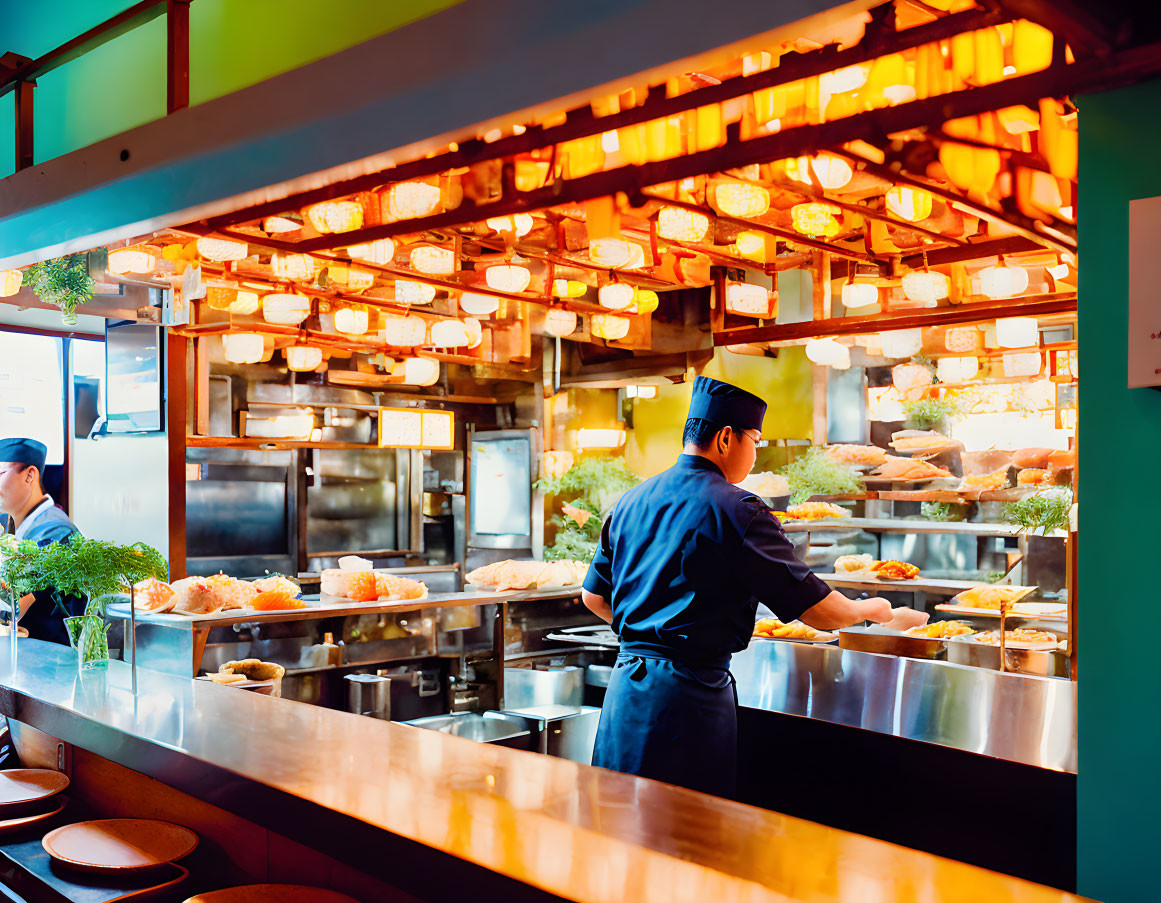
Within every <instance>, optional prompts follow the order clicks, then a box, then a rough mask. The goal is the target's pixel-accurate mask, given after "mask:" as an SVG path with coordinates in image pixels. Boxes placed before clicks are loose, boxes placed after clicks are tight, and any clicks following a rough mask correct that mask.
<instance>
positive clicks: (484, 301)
mask: <svg viewBox="0 0 1161 903" xmlns="http://www.w3.org/2000/svg"><path fill="white" fill-rule="evenodd" d="M499 308H500V299H499V298H497V297H496V296H495V295H481V294H479V293H478V292H464V293H463V294H462V295H460V310H462V311H463V312H464V313H468V314H471V315H472V316H475V317H486V316H488V315H490V314H494V313H495V312H496V311H497V310H498V309H499Z"/></svg>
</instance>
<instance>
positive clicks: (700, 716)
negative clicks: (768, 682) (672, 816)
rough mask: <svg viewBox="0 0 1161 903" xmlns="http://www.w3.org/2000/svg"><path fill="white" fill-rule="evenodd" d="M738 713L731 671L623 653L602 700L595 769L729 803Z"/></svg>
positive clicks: (734, 781)
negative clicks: (633, 775) (704, 794)
mask: <svg viewBox="0 0 1161 903" xmlns="http://www.w3.org/2000/svg"><path fill="white" fill-rule="evenodd" d="M737 706H738V695H737V691H736V690H735V687H734V678H733V675H732V674H730V672H729V671H728V670H727V669H724V668H695V667H691V666H689V665H684V664H681V663H679V662H673V661H668V660H666V659H663V658H653V657H647V656H642V655H631V654H627V653H621V654H620V655H618V656H617V664H616V667H615V668H614V669H613V674H612V677H611V678H610V680H609V688H608V691H607V692H606V693H605V702H604V706H603V708H602V710H601V721H600V726H599V727H598V728H597V739H596V746H595V749H594V751H593V764H594V765H596V766H599V767H601V768H611V769H613V770H614V771H622V772H626V773H628V774H635V775H640V776H641V777H644V778H653V779H654V780H657V781H665V782H666V783H667V784H677V785H679V786H682V787H689V788H690V789H692V790H700V791H702V792H703V793H712V794H714V795H715V796H721V797H729V798H732V797H733V796H734V794H735V791H736V784H737V747H738V739H737V738H738V717H737Z"/></svg>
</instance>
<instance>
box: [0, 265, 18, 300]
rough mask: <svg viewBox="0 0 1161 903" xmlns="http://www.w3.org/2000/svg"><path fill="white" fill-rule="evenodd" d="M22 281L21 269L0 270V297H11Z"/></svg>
mask: <svg viewBox="0 0 1161 903" xmlns="http://www.w3.org/2000/svg"><path fill="white" fill-rule="evenodd" d="M23 283H24V271H23V270H0V298H11V297H12V296H13V295H15V294H16V293H17V292H18V291H20V286H21V285H23Z"/></svg>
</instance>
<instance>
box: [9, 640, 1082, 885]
mask: <svg viewBox="0 0 1161 903" xmlns="http://www.w3.org/2000/svg"><path fill="white" fill-rule="evenodd" d="M9 656H10V652H9V647H8V644H3V650H2V651H0V711H2V712H3V713H4V714H5V715H8V716H10V717H13V718H16V719H18V720H20V721H22V722H24V723H27V724H31V725H33V726H35V727H37V728H39V729H41V730H43V731H46V732H48V733H50V734H52V735H53V736H56V737H59V738H61V739H63V740H65V741H67V742H70V743H73V744H76V745H78V746H81V747H83V748H86V749H89V750H91V751H92V752H95V753H97V754H98V755H101V756H104V757H106V758H108V759H111V760H114V761H116V762H119V763H121V764H123V765H125V766H127V767H129V768H132V769H134V770H136V771H139V772H141V773H144V774H147V775H149V776H151V777H154V778H157V779H158V780H160V781H162V782H164V783H166V784H169V785H170V786H173V787H176V788H177V789H179V790H182V791H183V792H186V793H189V794H192V795H196V796H198V797H199V798H201V799H203V800H205V801H206V802H209V803H212V804H214V805H217V806H220V807H222V808H223V809H226V810H227V811H231V812H234V813H236V814H237V815H240V816H242V817H245V818H248V819H250V820H251V821H254V822H257V823H258V824H261V825H264V826H266V827H269V828H271V829H272V830H276V831H278V832H280V833H282V834H285V835H287V836H291V837H293V838H294V839H298V840H300V841H301V842H303V843H306V844H308V845H310V846H312V847H314V848H316V849H319V850H321V851H322V852H325V853H328V854H329V855H333V856H336V857H337V858H340V859H343V860H344V861H349V862H351V864H352V865H355V867H357V868H361V869H363V870H365V871H368V872H369V873H372V874H381V875H383V876H384V877H387V878H388V879H389V880H391V881H392V882H393V883H395V884H396V886H399V887H401V888H403V889H406V890H409V891H410V892H412V893H416V894H417V895H420V896H422V898H423V899H449V900H450V899H453V898H455V899H460V898H462V896H463V895H464V893H465V892H466V893H469V894H470V893H471V888H470V887H468V886H464V885H463V883H462V872H457V871H456V869H457V868H458V867H460V866H463V865H465V864H466V865H468V866H469V867H470V866H475V867H478V868H479V869H484V870H487V871H486V874H488V875H489V876H491V875H494V874H497V873H498V874H499V875H503V876H508V878H510V879H512V880H513V881H514V882H519V884H518V885H515V884H514V885H513V886H519V887H521V888H526V889H539V891H538V892H539V895H540V896H541V897H542V898H546V899H548V898H561V899H568V900H585V901H622V900H634V901H642V903H644V901H653V900H656V901H665V903H682V901H689V903H695V901H696V903H704V901H710V900H738V901H765V900H769V901H782V903H785V901H811V903H827V901H839V900H842V901H869V900H883V901H889V900H923V901H931V903H976V901H978V900H1001V899H1002V900H1006V901H1009V903H1048V901H1066V900H1078V899H1081V898H1078V897H1076V896H1074V895H1071V894H1067V893H1065V892H1062V891H1058V890H1053V889H1050V888H1047V887H1043V886H1040V885H1035V884H1031V883H1029V882H1026V881H1022V880H1019V879H1015V878H1011V877H1008V876H1005V875H1000V874H997V873H994V872H988V871H986V870H983V869H979V868H975V867H973V866H968V865H964V864H962V863H958V862H954V861H950V860H946V859H941V858H939V857H936V856H932V855H930V854H926V853H920V852H917V851H914V850H910V849H907V848H904V847H898V846H893V845H891V844H887V843H884V842H881V841H877V840H872V839H870V838H867V837H863V836H860V835H856V834H849V833H846V832H843V831H839V830H836V829H833V828H828V827H824V826H822V825H818V824H815V823H813V822H807V821H802V820H800V819H795V818H791V817H789V816H784V815H780V814H778V813H776V812H769V811H766V810H762V809H757V808H753V807H749V806H744V805H740V804H737V803H732V802H727V801H724V800H720V799H716V798H714V797H709V796H705V795H702V794H698V793H694V792H692V791H687V790H683V789H680V788H676V787H672V786H669V785H666V784H661V783H657V782H653V781H647V780H642V779H639V778H634V777H629V776H626V775H620V774H615V773H612V772H608V771H604V770H601V769H596V768H590V767H586V766H581V765H577V764H575V763H572V762H569V761H566V760H562V759H556V758H551V757H548V756H541V755H537V754H535V753H527V752H520V751H515V750H509V749H503V748H498V747H492V746H486V745H482V744H477V743H473V742H471V741H468V740H463V739H460V738H457V737H452V736H448V735H444V734H441V733H438V732H435V731H425V730H419V729H416V728H412V727H408V726H405V725H400V724H393V723H390V722H384V721H379V720H376V719H373V718H365V717H360V716H357V715H351V714H347V713H344V712H336V711H332V710H329V709H324V708H318V707H315V706H310V705H304V704H301V703H296V702H292V701H290V700H283V699H272V698H268V697H264V696H258V695H255V694H252V693H247V692H243V691H240V690H236V689H231V688H229V687H221V686H216V685H214V684H211V683H208V682H205V681H194V680H190V679H188V678H180V677H176V676H172V675H167V674H160V673H156V672H151V671H147V670H144V669H141V670H139V672H138V682H139V691H138V694H137V696H136V697H134V695H133V694H132V692H131V690H130V667H129V665H127V664H125V663H124V662H117V661H114V662H110V663H109V664H108V666H107V667H104V668H98V669H90V670H87V671H84V672H78V670H77V667H76V656H75V653H73V652H72V650H70V649H67V648H65V647H61V646H56V645H53V644H49V643H42V642H38V641H34V640H22V641H21V642H20V649H19V654H18V661H17V663H16V667H15V668H13V666H12V663H11V661H10V658H9ZM848 777H850V776H848ZM799 779H800V778H799V777H797V776H795V775H793V774H782V775H779V776H771V780H778V781H782V780H799ZM433 854H434V855H435V856H436V857H437V861H438V862H439V863H442V864H443V865H445V866H446V867H445V868H443V869H440V868H439V867H438V866H437V867H434V868H433V863H432V856H433ZM439 856H442V857H443V858H442V859H439V858H438V857H439ZM352 860H357V861H352ZM516 896H520V897H521V898H527V896H528V895H527V894H518V895H516Z"/></svg>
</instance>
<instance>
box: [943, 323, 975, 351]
mask: <svg viewBox="0 0 1161 903" xmlns="http://www.w3.org/2000/svg"><path fill="white" fill-rule="evenodd" d="M979 337H980V331H979V330H978V329H977V328H976V327H974V326H952V327H951V328H950V329H948V331H947V332H945V333H944V334H943V347H944V348H946V349H947V350H948V351H951V352H956V351H975V350H976V342H977V341H979Z"/></svg>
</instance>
